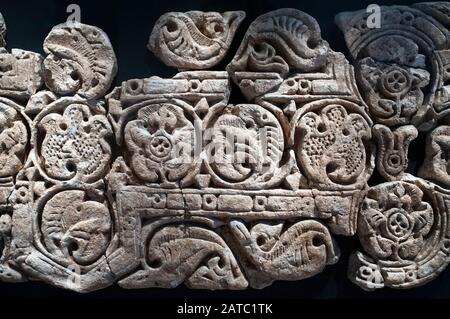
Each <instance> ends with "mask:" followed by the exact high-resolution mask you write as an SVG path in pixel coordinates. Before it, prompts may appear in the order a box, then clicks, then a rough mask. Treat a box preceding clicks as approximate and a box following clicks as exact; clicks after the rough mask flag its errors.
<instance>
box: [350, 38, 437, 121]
mask: <svg viewBox="0 0 450 319" xmlns="http://www.w3.org/2000/svg"><path fill="white" fill-rule="evenodd" d="M367 51H368V52H369V54H370V57H366V58H364V59H362V60H360V61H358V62H357V64H356V78H357V79H358V81H359V83H360V85H361V87H362V90H361V91H362V94H363V95H364V97H365V100H366V102H367V104H368V105H369V110H370V112H371V114H372V116H373V117H374V118H375V119H376V121H377V122H378V123H382V124H386V125H399V124H408V123H411V121H412V119H413V117H414V116H415V115H416V114H417V112H418V111H419V108H420V107H421V106H422V104H423V102H424V88H425V87H426V86H427V85H428V84H429V82H430V73H429V72H428V71H427V70H426V65H425V57H424V56H423V55H421V54H419V53H418V46H417V45H416V44H415V43H413V42H412V41H410V40H407V39H405V38H401V37H396V36H391V37H387V38H383V39H380V40H378V41H374V42H372V43H371V44H370V45H369V46H368V48H367ZM397 52H408V54H406V55H400V56H399V54H398V53H397Z"/></svg>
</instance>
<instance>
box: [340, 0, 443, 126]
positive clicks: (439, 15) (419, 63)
mask: <svg viewBox="0 0 450 319" xmlns="http://www.w3.org/2000/svg"><path fill="white" fill-rule="evenodd" d="M448 9H449V3H448V2H431V3H421V4H417V5H413V6H411V7H407V6H391V7H381V17H380V21H381V26H380V28H370V27H369V26H368V24H367V19H368V17H369V15H370V14H369V13H367V11H366V10H365V9H364V10H361V11H356V12H344V13H340V14H339V15H337V16H336V23H337V25H338V27H339V28H340V29H341V30H342V31H343V32H344V35H345V40H346V43H347V46H348V48H349V50H350V53H351V55H352V56H353V58H354V59H355V74H356V80H357V82H358V85H359V87H360V89H361V94H362V95H363V96H364V99H365V101H366V102H367V104H368V106H369V109H370V113H371V115H372V117H373V118H374V120H375V122H377V123H380V124H384V125H387V126H396V125H402V124H414V125H415V126H417V127H419V128H422V129H428V128H429V127H430V125H433V124H434V123H435V122H436V120H438V119H439V118H441V117H442V116H445V115H446V114H448V108H447V105H448V87H447V85H446V77H447V72H446V65H447V56H448V49H449V47H448V37H449V32H448V27H447V22H446V21H445V19H443V17H444V16H445V17H447V18H448ZM430 66H431V67H430Z"/></svg>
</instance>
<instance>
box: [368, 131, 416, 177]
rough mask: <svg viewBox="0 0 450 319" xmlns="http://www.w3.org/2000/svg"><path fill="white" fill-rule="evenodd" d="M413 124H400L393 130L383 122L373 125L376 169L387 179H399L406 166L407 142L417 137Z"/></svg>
mask: <svg viewBox="0 0 450 319" xmlns="http://www.w3.org/2000/svg"><path fill="white" fill-rule="evenodd" d="M417 135H418V132H417V129H416V128H415V127H414V126H413V125H404V126H400V127H398V128H397V129H395V130H393V131H392V130H391V129H390V128H389V127H387V126H385V125H383V124H376V125H374V127H373V136H374V137H375V140H376V142H377V169H378V172H380V174H381V175H382V176H383V177H384V178H385V179H387V180H389V181H393V180H399V179H401V177H402V176H403V174H404V172H405V171H406V168H407V167H408V148H409V144H410V143H411V142H412V141H413V140H414V139H415V138H416V137H417Z"/></svg>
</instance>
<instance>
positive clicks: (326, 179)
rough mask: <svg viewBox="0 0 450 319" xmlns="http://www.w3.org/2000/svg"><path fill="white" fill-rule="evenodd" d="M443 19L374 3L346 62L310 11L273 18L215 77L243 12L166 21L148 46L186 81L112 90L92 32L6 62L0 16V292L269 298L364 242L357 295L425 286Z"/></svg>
mask: <svg viewBox="0 0 450 319" xmlns="http://www.w3.org/2000/svg"><path fill="white" fill-rule="evenodd" d="M449 12H450V5H449V4H448V3H429V4H417V5H413V6H411V7H406V6H392V7H382V8H381V20H380V23H381V26H380V28H370V27H368V23H367V19H368V13H367V12H366V10H362V11H357V12H350V13H341V14H339V15H338V16H337V17H336V23H337V25H338V27H339V28H340V29H341V30H342V31H343V32H344V36H345V40H346V43H347V46H348V48H349V51H350V55H351V57H352V59H353V61H352V63H353V66H352V64H351V63H350V62H349V61H348V60H347V59H346V57H345V56H344V54H343V53H340V52H335V51H333V50H332V49H331V48H330V46H329V44H328V43H327V42H326V41H325V40H324V39H322V36H321V30H320V27H319V23H318V22H317V21H316V20H315V19H314V18H313V17H311V16H309V15H308V14H306V13H304V12H302V11H299V10H296V9H279V10H275V11H272V12H269V13H266V14H263V15H262V16H260V17H258V18H257V19H256V20H255V21H253V22H252V23H251V24H250V26H249V28H248V30H247V31H246V32H245V35H244V37H243V39H242V41H241V44H240V46H239V47H238V49H237V52H235V53H234V56H233V54H231V56H233V57H232V58H230V62H229V64H228V65H227V67H226V71H221V70H214V71H212V70H210V69H211V68H212V67H215V66H217V65H218V64H219V63H220V62H223V61H225V60H224V59H225V56H226V54H227V52H228V51H229V48H230V47H231V43H232V41H233V38H234V36H235V34H236V32H237V29H238V27H239V25H240V24H241V22H242V21H243V19H244V18H245V13H244V12H242V11H228V12H224V13H216V12H200V11H189V12H185V13H182V12H170V13H166V14H164V15H162V16H161V17H160V18H159V19H158V21H156V23H155V26H154V28H153V31H152V32H151V35H150V39H149V43H148V48H149V50H150V51H152V52H153V53H154V54H155V55H156V56H157V57H158V58H159V59H160V60H161V61H162V62H163V63H165V64H166V65H168V66H170V67H174V68H176V69H177V70H179V73H177V74H176V75H175V76H173V77H172V78H161V77H158V76H149V77H148V78H143V79H129V80H126V81H124V82H122V83H120V84H119V85H118V86H117V87H115V88H111V85H112V83H113V80H114V77H115V75H116V73H117V69H118V68H117V61H116V56H115V53H114V50H113V47H112V45H111V42H110V41H109V39H108V36H107V35H106V34H105V33H104V32H103V31H102V30H101V29H99V28H98V27H95V26H90V25H86V24H82V23H79V22H74V23H65V24H60V25H57V26H56V27H54V28H53V29H52V30H50V32H49V34H48V36H47V37H46V38H45V40H44V42H43V49H44V52H45V56H44V57H42V56H40V55H39V54H37V53H33V52H26V51H22V50H17V49H13V50H11V53H8V51H7V50H6V48H5V46H6V43H5V33H6V27H5V23H4V21H3V18H2V16H1V15H0V48H1V49H0V280H2V281H7V282H16V281H25V280H29V279H33V280H41V281H44V282H47V283H49V284H52V285H55V286H58V287H62V288H66V289H71V290H75V291H78V292H89V291H93V290H96V289H101V288H104V287H107V286H109V285H112V284H114V283H117V284H118V285H120V286H121V287H124V288H129V289H134V288H151V287H160V288H174V287H177V286H179V285H181V284H185V285H186V286H187V287H189V288H196V289H213V290H214V289H246V288H248V287H253V288H264V287H266V286H268V285H270V284H272V283H273V282H274V281H277V280H302V279H305V278H308V277H311V276H314V275H316V274H318V273H320V272H321V271H322V270H323V269H324V268H325V267H326V266H327V265H331V264H334V263H336V262H338V260H339V256H340V252H339V248H338V245H337V242H336V241H335V235H343V236H354V235H355V237H357V238H358V239H359V242H360V243H361V249H360V250H359V251H357V252H354V253H353V254H352V257H351V260H350V266H349V271H348V276H349V278H350V279H351V280H352V281H353V282H355V283H356V284H358V285H359V286H361V287H362V288H363V289H367V290H372V289H375V288H381V287H385V286H387V287H394V288H408V287H414V286H418V285H421V284H424V283H426V282H429V281H430V280H432V279H433V278H435V277H436V276H437V275H438V274H439V273H440V272H442V271H443V269H445V267H446V266H447V264H448V263H449V261H450V255H449V252H450V250H449V247H450V246H449V245H450V241H449V238H450V237H449V236H450V235H449V234H447V232H448V229H449V227H448V226H449V225H447V223H448V222H447V220H448V219H449V218H448V217H449V214H450V209H449V208H448V207H447V206H448V205H447V202H449V201H450V189H449V187H450V177H449V174H450V171H449V169H448V167H449V158H448V156H447V155H448V148H447V146H448V144H449V143H447V137H448V135H449V134H450V127H449V126H448V116H449V107H448V105H449V103H448V98H447V95H448V94H447V93H448V92H447V91H448V87H447V84H448V83H447V73H448V72H447V68H446V66H447V64H448V63H447V60H449V61H450V59H449V58H448V57H450V55H449V54H448V50H449V43H450V41H449V35H450V34H449V31H448V26H449V21H450V16H449ZM232 90H240V91H241V93H242V96H243V99H240V100H238V101H233V102H230V96H231V91H232ZM420 135H423V136H425V135H426V136H427V137H426V138H427V143H426V150H424V152H425V158H424V161H423V163H422V162H420V163H419V166H421V167H420V169H415V168H414V169H410V167H409V163H410V162H409V158H408V157H409V156H410V153H411V152H409V148H410V145H412V143H413V141H414V140H415V139H416V138H418V137H419V136H420ZM375 168H376V169H377V171H378V173H379V175H380V178H379V179H381V180H382V181H381V182H380V181H376V182H374V181H373V180H370V181H369V179H370V178H371V176H372V174H373V171H374V169H375ZM383 179H384V181H383Z"/></svg>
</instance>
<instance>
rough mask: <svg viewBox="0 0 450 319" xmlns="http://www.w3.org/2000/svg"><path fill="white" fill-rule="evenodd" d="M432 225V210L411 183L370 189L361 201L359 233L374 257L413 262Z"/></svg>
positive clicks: (395, 183) (397, 183) (390, 184)
mask: <svg viewBox="0 0 450 319" xmlns="http://www.w3.org/2000/svg"><path fill="white" fill-rule="evenodd" d="M432 226H433V209H432V207H431V205H430V204H429V203H427V202H426V201H424V199H423V192H422V190H421V189H420V188H419V187H417V186H416V185H414V184H409V183H403V182H392V183H387V184H382V185H379V186H376V187H373V188H372V189H370V190H369V193H368V195H367V197H366V199H365V200H364V203H363V207H362V210H361V213H360V217H359V222H358V232H359V235H360V236H359V237H360V240H361V243H362V245H363V247H364V249H365V250H366V251H367V252H368V253H369V254H370V255H371V256H372V257H374V258H377V259H383V260H392V261H397V260H398V261H400V260H413V259H414V258H415V257H417V255H418V254H419V252H420V251H421V250H422V249H423V248H424V245H425V243H426V241H425V238H426V237H427V235H428V234H429V233H430V231H431V229H432Z"/></svg>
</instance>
